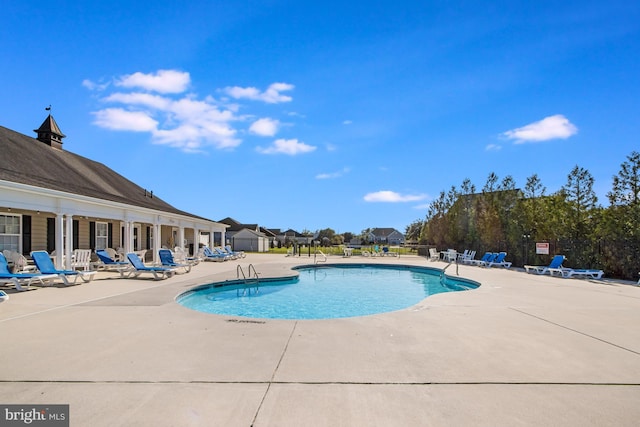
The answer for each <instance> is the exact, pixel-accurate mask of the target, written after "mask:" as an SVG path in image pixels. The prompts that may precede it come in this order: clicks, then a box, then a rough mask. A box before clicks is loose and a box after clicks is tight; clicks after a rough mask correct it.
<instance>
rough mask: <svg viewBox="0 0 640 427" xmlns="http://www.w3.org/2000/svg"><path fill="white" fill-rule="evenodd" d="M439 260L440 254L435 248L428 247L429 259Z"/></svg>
mask: <svg viewBox="0 0 640 427" xmlns="http://www.w3.org/2000/svg"><path fill="white" fill-rule="evenodd" d="M438 260H440V254H439V253H438V250H437V249H436V248H429V261H438Z"/></svg>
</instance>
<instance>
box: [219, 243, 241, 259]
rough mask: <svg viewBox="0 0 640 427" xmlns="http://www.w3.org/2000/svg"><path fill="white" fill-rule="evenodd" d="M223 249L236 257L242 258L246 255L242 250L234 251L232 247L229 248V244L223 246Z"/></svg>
mask: <svg viewBox="0 0 640 427" xmlns="http://www.w3.org/2000/svg"><path fill="white" fill-rule="evenodd" d="M224 249H225V250H226V251H227V253H230V254H231V255H234V256H235V257H236V258H244V257H246V256H247V255H246V254H245V253H244V251H234V250H233V249H231V246H228V245H227V246H225V247H224Z"/></svg>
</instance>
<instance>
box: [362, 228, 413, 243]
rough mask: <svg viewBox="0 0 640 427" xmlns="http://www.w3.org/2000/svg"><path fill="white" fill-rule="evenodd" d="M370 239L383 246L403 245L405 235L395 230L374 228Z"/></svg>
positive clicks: (369, 235)
mask: <svg viewBox="0 0 640 427" xmlns="http://www.w3.org/2000/svg"><path fill="white" fill-rule="evenodd" d="M368 238H369V241H370V242H373V243H377V244H383V245H403V244H404V240H405V238H404V234H402V233H401V232H399V231H398V230H396V229H395V228H374V229H372V230H371V231H370V232H369V234H368Z"/></svg>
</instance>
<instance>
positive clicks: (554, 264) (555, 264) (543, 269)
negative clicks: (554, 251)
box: [524, 255, 565, 274]
mask: <svg viewBox="0 0 640 427" xmlns="http://www.w3.org/2000/svg"><path fill="white" fill-rule="evenodd" d="M564 260H565V258H564V255H556V256H554V257H553V259H552V260H551V262H550V263H549V265H547V266H543V265H525V266H524V269H525V271H526V272H527V273H529V274H531V273H535V274H547V273H549V274H551V272H550V269H551V270H553V269H557V268H561V267H562V263H563V262H564Z"/></svg>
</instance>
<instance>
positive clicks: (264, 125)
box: [249, 118, 280, 136]
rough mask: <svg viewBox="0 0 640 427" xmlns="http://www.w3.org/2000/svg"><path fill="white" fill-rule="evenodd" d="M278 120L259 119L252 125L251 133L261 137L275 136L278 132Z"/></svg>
mask: <svg viewBox="0 0 640 427" xmlns="http://www.w3.org/2000/svg"><path fill="white" fill-rule="evenodd" d="M279 125H280V122H279V121H278V120H274V119H269V118H264V119H258V120H256V121H255V122H253V123H252V124H251V126H250V127H249V132H251V133H254V134H256V135H260V136H274V135H275V134H276V132H278V126H279Z"/></svg>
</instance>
